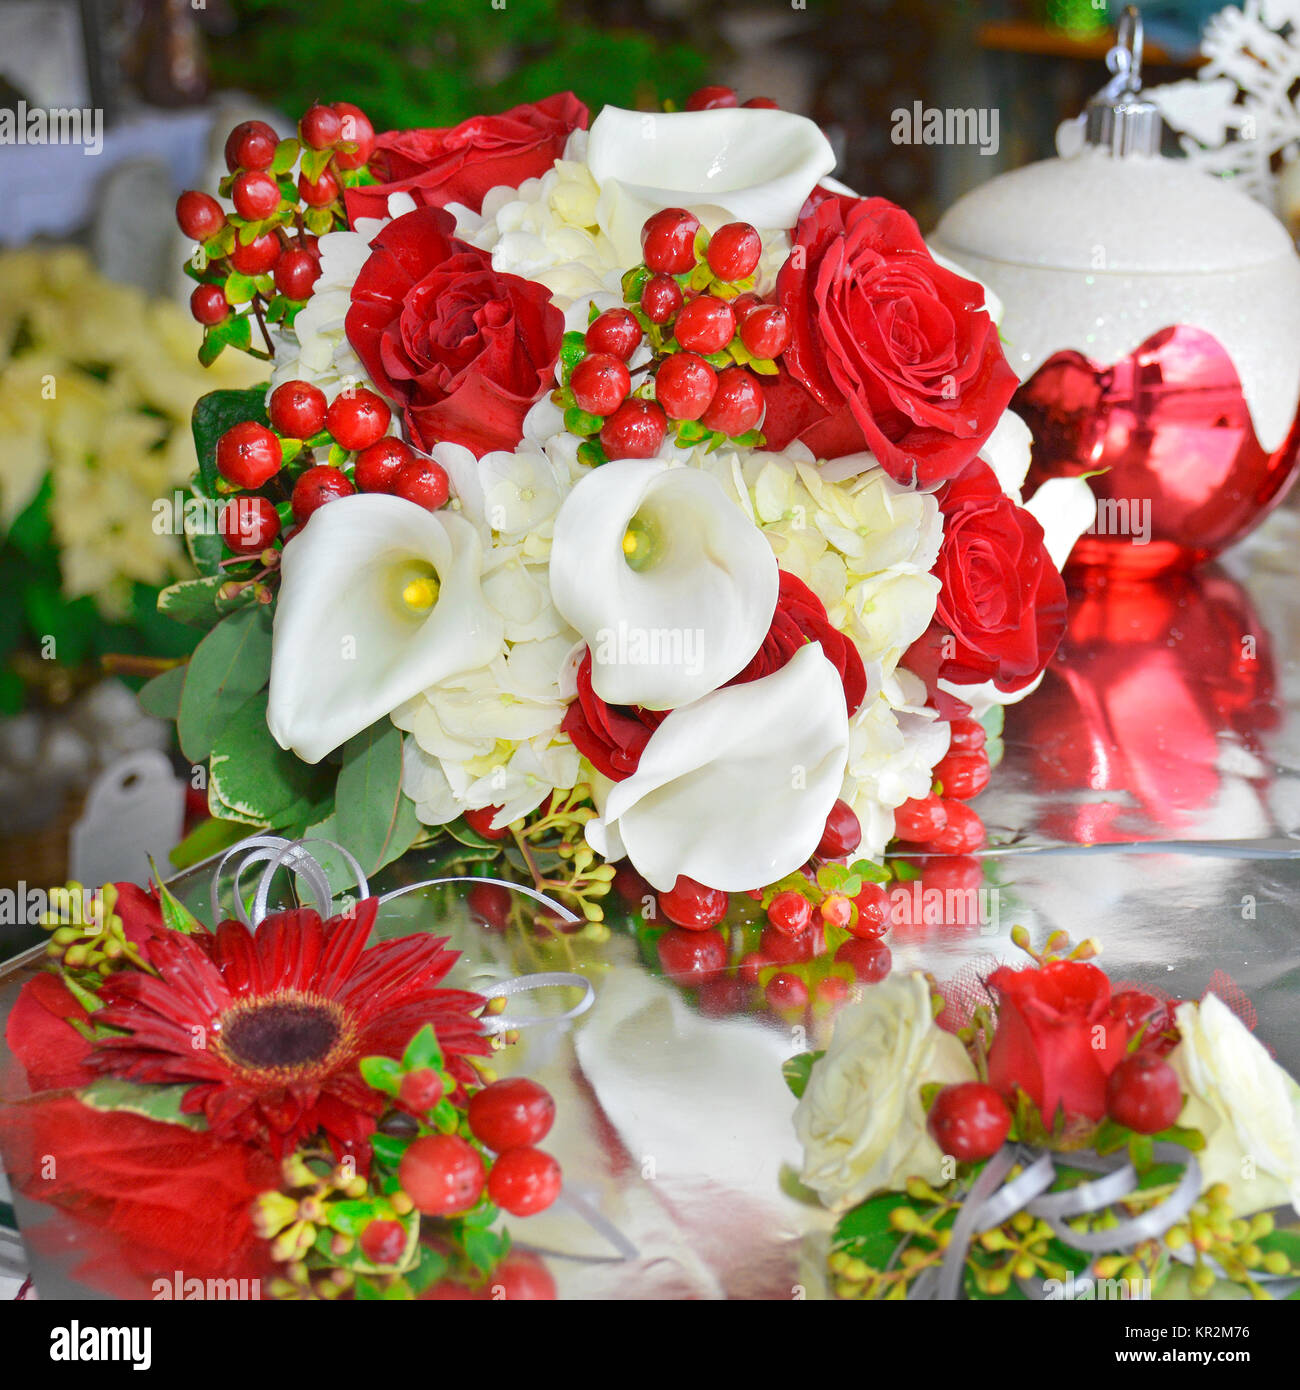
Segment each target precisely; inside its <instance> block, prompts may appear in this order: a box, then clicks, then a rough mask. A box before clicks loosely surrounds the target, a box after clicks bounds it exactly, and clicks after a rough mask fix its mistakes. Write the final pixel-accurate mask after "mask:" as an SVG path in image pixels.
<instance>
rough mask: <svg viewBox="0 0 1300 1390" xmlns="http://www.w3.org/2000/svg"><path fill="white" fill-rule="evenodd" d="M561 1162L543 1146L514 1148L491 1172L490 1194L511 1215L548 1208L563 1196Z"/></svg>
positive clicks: (523, 1214)
mask: <svg viewBox="0 0 1300 1390" xmlns="http://www.w3.org/2000/svg"><path fill="white" fill-rule="evenodd" d="M563 1181H564V1179H563V1176H562V1174H561V1173H560V1165H559V1164H558V1163H557V1162H556V1161H555V1160H554V1159H553V1158H552V1157H551V1155H550V1154H548V1153H543V1152H542V1151H541V1149H510V1150H509V1151H508V1152H506V1153H503V1154H501V1155H500V1157H498V1159H497V1160H496V1162H495V1163H493V1165H492V1171H491V1172H490V1173H489V1174H488V1197H489V1198H490V1199H491V1200H492V1201H493V1202H495V1203H496V1204H497V1206H499V1207H500V1208H501V1209H502V1211H508V1212H509V1213H510V1215H511V1216H532V1215H534V1214H535V1213H537V1212H539V1211H545V1210H546V1208H547V1207H549V1206H550V1205H551V1203H552V1202H553V1201H555V1199H556V1198H557V1197H558V1196H559V1195H560V1188H561V1186H562V1185H563Z"/></svg>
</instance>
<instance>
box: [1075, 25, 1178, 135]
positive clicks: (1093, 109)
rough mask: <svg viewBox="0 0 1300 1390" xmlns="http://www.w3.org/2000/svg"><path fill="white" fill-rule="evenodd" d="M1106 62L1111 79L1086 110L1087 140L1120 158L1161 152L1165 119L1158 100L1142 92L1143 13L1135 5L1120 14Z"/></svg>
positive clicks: (1085, 128)
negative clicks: (1155, 100) (1157, 102)
mask: <svg viewBox="0 0 1300 1390" xmlns="http://www.w3.org/2000/svg"><path fill="white" fill-rule="evenodd" d="M1106 66H1107V68H1109V69H1110V72H1111V74H1112V76H1111V80H1110V81H1109V82H1108V83H1107V84H1106V85H1105V86H1104V87H1103V88H1102V89H1101V91H1100V92H1098V93H1097V95H1096V96H1095V97H1093V98H1092V100H1091V101H1089V102H1088V105H1087V108H1086V110H1085V113H1084V128H1083V138H1084V142H1085V144H1088V145H1092V146H1095V147H1097V148H1100V149H1106V150H1109V151H1110V153H1111V154H1112V155H1114V156H1115V157H1116V158H1117V159H1123V158H1127V157H1129V156H1130V155H1156V154H1159V153H1160V140H1161V136H1162V135H1163V134H1164V121H1163V119H1162V117H1161V115H1160V110H1159V108H1158V107H1157V106H1156V104H1155V102H1153V101H1151V100H1150V99H1149V98H1148V97H1145V96H1143V95H1142V16H1141V15H1140V14H1139V13H1138V9H1137V6H1136V5H1129V6H1127V7H1126V8H1125V10H1124V12H1123V14H1121V15H1120V18H1119V26H1118V32H1117V34H1116V37H1115V47H1114V48H1112V49H1111V50H1110V52H1109V53H1108V54H1107V55H1106Z"/></svg>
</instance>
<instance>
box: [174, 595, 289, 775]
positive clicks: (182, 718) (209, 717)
mask: <svg viewBox="0 0 1300 1390" xmlns="http://www.w3.org/2000/svg"><path fill="white" fill-rule="evenodd" d="M270 676H271V614H270V610H269V609H267V608H266V607H264V606H263V605H261V604H259V605H258V606H257V607H256V608H245V609H242V610H241V611H240V612H238V613H232V614H231V615H230V617H228V618H223V619H222V620H221V622H219V623H218V624H217V625H216V627H214V628H213V629H212V631H211V632H209V633H208V635H207V636H206V637H205V638H204V639H203V640H202V641H201V642H200V643H199V645H198V646H197V647H195V649H194V655H193V656H192V657H191V658H190V663H189V666H188V667H187V668H186V673H185V685H184V687H183V688H182V690H181V703H180V710H179V713H178V716H177V721H176V730H177V734H178V736H179V738H180V741H181V748H182V749H183V750H184V753H185V756H186V757H187V758H189V759H190V761H191V762H196V763H197V762H202V761H203V760H204V759H205V758H206V757H207V756H208V755H209V754H210V753H211V752H212V749H213V747H214V745H215V744H216V741H217V739H218V738H219V737H220V735H221V732H222V730H223V729H224V728H225V727H226V725H227V724H228V723H229V722H230V720H231V719H232V718H233V717H234V715H235V714H236V712H237V711H238V710H239V709H240V708H241V707H242V706H243V705H244V704H245V703H246V702H247V701H248V700H249V699H250V698H251V697H252V696H253V695H256V694H257V692H258V691H259V690H261V689H262V688H263V687H264V686H265V685H266V683H267V681H268V680H269V679H270Z"/></svg>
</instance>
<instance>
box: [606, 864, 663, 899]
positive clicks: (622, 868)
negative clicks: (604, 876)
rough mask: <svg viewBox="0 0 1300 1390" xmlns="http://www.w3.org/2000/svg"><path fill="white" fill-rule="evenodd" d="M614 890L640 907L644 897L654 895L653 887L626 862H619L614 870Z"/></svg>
mask: <svg viewBox="0 0 1300 1390" xmlns="http://www.w3.org/2000/svg"><path fill="white" fill-rule="evenodd" d="M614 891H615V892H616V893H617V894H618V895H619V897H620V898H622V899H623V901H624V902H625V903H630V904H632V905H633V906H634V907H640V906H641V905H642V904H643V902H644V901H645V899H646V898H650V897H653V896H654V889H652V888H651V887H650V885H649V884H648V883H647V882H646V881H645V879H643V878H642V877H641V875H640V874H639V873H637V871H636V870H635V869H634V868H633V867H632V866H631V864H627V863H624V864H620V865H619V866H618V868H617V869H616V870H615V871H614Z"/></svg>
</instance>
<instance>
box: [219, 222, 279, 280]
mask: <svg viewBox="0 0 1300 1390" xmlns="http://www.w3.org/2000/svg"><path fill="white" fill-rule="evenodd" d="M279 259H280V239H279V237H277V236H276V235H275V233H274V232H263V233H262V235H261V236H259V237H254V238H253V240H252V241H250V242H249V243H248V245H247V246H241V245H240V244H239V241H238V239H236V241H235V244H234V246H232V247H231V248H230V264H231V265H233V266H234V267H235V269H236V270H237V271H239V273H240V274H241V275H265V274H266V273H267V271H268V270H274V269H275V263H276V262H277V261H278V260H279Z"/></svg>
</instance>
